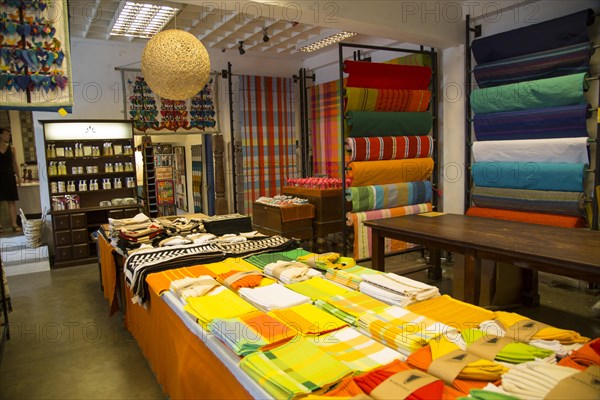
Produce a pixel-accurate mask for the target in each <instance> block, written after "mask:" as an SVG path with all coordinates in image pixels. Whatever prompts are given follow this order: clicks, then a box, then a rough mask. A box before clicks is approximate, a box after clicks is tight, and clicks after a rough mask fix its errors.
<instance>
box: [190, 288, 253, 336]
mask: <svg viewBox="0 0 600 400" xmlns="http://www.w3.org/2000/svg"><path fill="white" fill-rule="evenodd" d="M184 309H185V311H187V312H188V313H190V314H192V315H193V316H194V317H196V319H197V320H198V323H199V324H200V325H202V327H203V328H205V329H207V324H208V323H209V322H211V321H212V320H214V319H215V318H235V317H240V316H242V315H245V314H248V313H250V312H252V311H258V309H257V308H256V307H254V306H253V305H252V304H250V303H248V302H247V301H244V300H243V299H242V298H241V297H239V296H238V295H237V294H235V293H234V292H232V291H231V290H229V289H224V290H221V291H220V292H218V293H215V294H213V295H208V296H202V297H189V298H188V299H187V304H186V305H185V306H184Z"/></svg>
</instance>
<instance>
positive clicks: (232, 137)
mask: <svg viewBox="0 0 600 400" xmlns="http://www.w3.org/2000/svg"><path fill="white" fill-rule="evenodd" d="M227 89H228V93H227V94H228V95H229V129H230V132H231V135H230V137H229V140H230V141H231V143H230V146H231V154H230V157H231V182H232V185H231V187H232V188H233V212H234V213H237V212H238V205H237V174H236V169H235V150H236V149H235V134H234V132H235V128H234V127H233V84H232V82H231V63H230V62H227Z"/></svg>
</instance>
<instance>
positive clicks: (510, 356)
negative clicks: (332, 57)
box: [460, 329, 554, 364]
mask: <svg viewBox="0 0 600 400" xmlns="http://www.w3.org/2000/svg"><path fill="white" fill-rule="evenodd" d="M460 334H461V336H462V337H463V339H464V340H465V342H466V343H467V346H469V345H470V344H471V343H473V342H476V341H477V340H479V339H481V338H482V337H484V336H486V337H487V336H488V335H487V334H486V333H485V332H484V331H482V330H479V329H465V330H463V331H461V333H460ZM467 351H468V350H467ZM552 354H554V353H553V352H552V350H546V349H540V348H539V347H534V346H531V345H529V344H527V343H521V342H512V343H509V344H507V345H506V346H504V347H503V348H502V350H500V352H499V353H498V354H496V358H495V359H494V360H495V361H504V362H507V363H511V364H521V363H524V362H527V361H534V360H535V359H536V358H539V359H544V358H546V357H550V356H551V355H552Z"/></svg>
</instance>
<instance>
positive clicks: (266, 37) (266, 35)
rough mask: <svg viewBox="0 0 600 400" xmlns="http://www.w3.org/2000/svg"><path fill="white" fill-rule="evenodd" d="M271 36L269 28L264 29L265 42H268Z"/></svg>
mask: <svg viewBox="0 0 600 400" xmlns="http://www.w3.org/2000/svg"><path fill="white" fill-rule="evenodd" d="M269 39H270V37H269V34H268V33H267V28H264V29H263V42H265V43H267V42H268V41H269Z"/></svg>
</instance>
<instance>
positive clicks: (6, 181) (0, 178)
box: [0, 128, 21, 232]
mask: <svg viewBox="0 0 600 400" xmlns="http://www.w3.org/2000/svg"><path fill="white" fill-rule="evenodd" d="M20 185H21V179H20V178H19V168H18V166H17V159H16V157H15V148H14V147H13V146H12V145H11V133H10V131H9V130H8V129H6V128H0V202H3V201H6V202H7V203H8V212H9V214H10V221H11V223H12V229H13V231H14V232H17V231H19V230H20V228H19V226H18V225H17V205H16V204H15V202H16V201H17V200H19V193H18V191H17V186H20ZM1 231H2V226H0V232H1Z"/></svg>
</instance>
